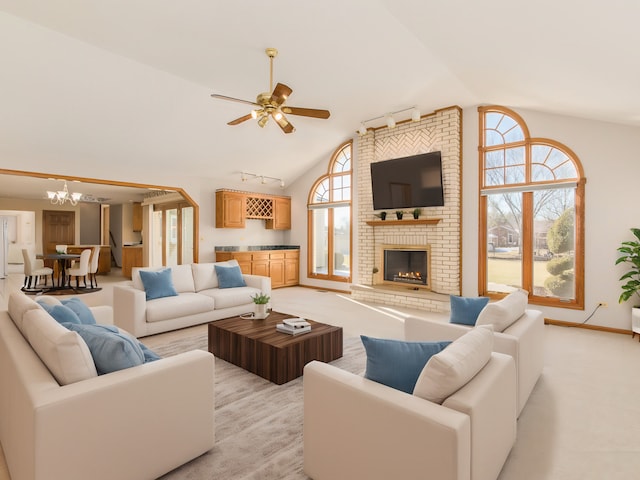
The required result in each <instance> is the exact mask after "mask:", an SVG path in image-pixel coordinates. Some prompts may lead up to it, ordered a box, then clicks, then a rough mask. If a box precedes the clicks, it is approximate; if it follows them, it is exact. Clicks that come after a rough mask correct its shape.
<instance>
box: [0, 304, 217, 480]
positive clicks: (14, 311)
mask: <svg viewBox="0 0 640 480" xmlns="http://www.w3.org/2000/svg"><path fill="white" fill-rule="evenodd" d="M36 310H39V312H36ZM92 311H93V313H94V316H95V317H96V320H97V321H98V322H99V323H109V322H110V321H111V318H112V309H111V307H94V308H92ZM43 314H44V315H45V316H46V315H48V314H47V313H46V312H45V311H44V310H42V309H41V307H40V306H39V305H38V304H36V303H35V302H34V301H33V300H32V299H31V298H29V297H27V296H26V295H24V294H22V293H12V294H11V296H10V298H9V308H8V311H0V442H1V443H2V448H3V450H4V455H5V458H6V462H7V466H8V469H9V474H10V475H11V479H12V480H86V479H89V478H90V479H92V480H112V479H114V478H117V479H119V480H127V479H130V480H140V479H153V478H157V477H159V476H161V475H163V474H165V473H166V472H169V471H170V470H172V469H174V468H176V467H178V466H180V465H182V464H183V463H185V462H187V461H189V460H191V459H193V458H195V457H196V456H198V455H200V454H202V453H204V452H206V451H208V450H210V449H211V448H212V447H213V445H214V417H213V415H214V414H213V405H214V358H213V355H211V354H210V353H208V352H204V351H200V350H197V351H196V350H194V351H191V352H186V353H183V354H179V355H176V356H173V357H169V358H164V359H161V360H157V361H154V362H150V363H145V364H143V365H139V366H136V367H131V368H128V369H125V370H120V371H117V372H113V373H109V374H106V375H100V376H95V377H92V378H88V379H86V380H79V381H76V382H74V383H69V384H66V385H60V384H59V383H58V381H56V378H55V377H54V375H53V374H52V372H51V371H50V370H49V369H48V368H47V366H46V365H45V364H44V363H43V361H41V359H40V357H39V356H38V354H37V353H36V351H35V350H34V349H33V348H32V347H31V344H30V343H29V341H27V337H28V335H26V333H23V331H25V332H30V330H29V327H28V326H27V325H26V323H28V322H31V321H33V320H34V319H35V318H37V319H39V320H44V319H43V318H42V315H43ZM33 325H35V323H34V324H33ZM58 328H60V327H58ZM31 333H33V332H32V331H31ZM32 341H33V339H32ZM50 366H51V365H50ZM52 368H53V367H52ZM54 371H55V370H54Z"/></svg>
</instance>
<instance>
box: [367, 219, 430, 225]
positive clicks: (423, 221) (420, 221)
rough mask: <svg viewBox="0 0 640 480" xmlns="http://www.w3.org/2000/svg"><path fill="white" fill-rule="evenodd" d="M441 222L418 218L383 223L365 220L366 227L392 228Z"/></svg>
mask: <svg viewBox="0 0 640 480" xmlns="http://www.w3.org/2000/svg"><path fill="white" fill-rule="evenodd" d="M441 221H442V219H441V218H419V219H418V220H414V219H413V218H412V219H410V220H409V219H403V220H387V221H385V222H383V221H381V220H367V222H366V223H367V225H369V226H371V227H375V226H378V225H384V226H389V227H392V226H394V225H436V224H438V223H440V222H441Z"/></svg>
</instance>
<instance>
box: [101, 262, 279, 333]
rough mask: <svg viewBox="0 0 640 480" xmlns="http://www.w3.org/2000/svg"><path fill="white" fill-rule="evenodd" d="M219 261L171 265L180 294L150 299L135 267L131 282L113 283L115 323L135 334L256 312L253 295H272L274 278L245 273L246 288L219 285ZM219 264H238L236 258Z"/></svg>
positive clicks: (164, 330)
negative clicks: (124, 283)
mask: <svg viewBox="0 0 640 480" xmlns="http://www.w3.org/2000/svg"><path fill="white" fill-rule="evenodd" d="M214 265H216V263H193V264H188V265H177V266H172V267H171V276H172V279H173V285H174V287H175V289H176V291H177V292H178V295H177V296H173V297H164V298H156V299H153V300H147V299H146V295H145V290H144V285H143V283H142V280H141V279H140V271H141V270H147V271H149V270H156V271H157V270H160V269H161V268H165V267H161V268H133V270H132V282H130V284H127V285H114V287H113V309H114V319H115V323H116V325H118V326H119V327H121V328H123V329H125V330H126V331H128V332H130V333H132V334H133V335H135V336H136V337H144V336H147V335H154V334H156V333H161V332H166V331H169V330H177V329H179V328H185V327H190V326H192V325H199V324H201V323H208V322H212V321H214V320H219V319H221V318H229V317H233V316H236V315H241V314H243V313H248V312H253V311H254V304H253V301H252V300H251V296H252V295H255V294H256V293H260V292H263V293H265V294H267V295H271V278H269V277H263V276H260V275H242V277H243V279H244V281H245V283H246V284H247V286H246V287H235V288H218V277H217V275H216V273H215V267H214ZM217 265H225V266H238V262H237V261H236V260H229V261H227V262H218V263H217Z"/></svg>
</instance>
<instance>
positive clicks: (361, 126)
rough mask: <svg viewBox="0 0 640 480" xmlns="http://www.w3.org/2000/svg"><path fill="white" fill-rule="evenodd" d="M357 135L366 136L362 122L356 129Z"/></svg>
mask: <svg viewBox="0 0 640 480" xmlns="http://www.w3.org/2000/svg"><path fill="white" fill-rule="evenodd" d="M358 133H359V134H360V135H366V134H367V127H366V126H365V124H364V122H362V123H361V124H360V128H359V129H358Z"/></svg>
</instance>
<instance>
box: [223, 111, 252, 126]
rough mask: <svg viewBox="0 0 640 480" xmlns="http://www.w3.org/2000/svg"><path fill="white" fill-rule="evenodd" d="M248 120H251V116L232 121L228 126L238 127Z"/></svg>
mask: <svg viewBox="0 0 640 480" xmlns="http://www.w3.org/2000/svg"><path fill="white" fill-rule="evenodd" d="M247 120H251V114H250V113H248V114H246V115H244V116H243V117H240V118H236V119H235V120H231V121H230V122H229V123H227V125H238V124H239V123H242V122H246V121H247Z"/></svg>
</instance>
